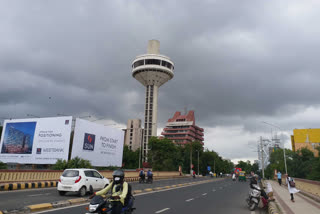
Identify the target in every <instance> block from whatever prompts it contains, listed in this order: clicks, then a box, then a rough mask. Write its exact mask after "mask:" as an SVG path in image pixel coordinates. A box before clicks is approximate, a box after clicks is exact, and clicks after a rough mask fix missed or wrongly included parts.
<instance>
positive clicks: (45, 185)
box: [0, 181, 58, 191]
mask: <svg viewBox="0 0 320 214" xmlns="http://www.w3.org/2000/svg"><path fill="white" fill-rule="evenodd" d="M57 185H58V181H42V182H28V183H10V184H0V191H12V190H21V189H35V188H48V187H56V186H57Z"/></svg>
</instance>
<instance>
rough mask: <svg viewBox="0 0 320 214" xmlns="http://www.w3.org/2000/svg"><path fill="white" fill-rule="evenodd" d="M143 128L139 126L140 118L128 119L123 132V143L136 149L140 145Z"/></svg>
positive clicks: (133, 149) (131, 148)
mask: <svg viewBox="0 0 320 214" xmlns="http://www.w3.org/2000/svg"><path fill="white" fill-rule="evenodd" d="M142 140H143V129H142V128H141V120H140V119H130V120H128V122H127V129H125V134H124V145H127V146H128V147H129V149H130V150H132V151H136V150H137V149H139V148H140V147H141V145H142Z"/></svg>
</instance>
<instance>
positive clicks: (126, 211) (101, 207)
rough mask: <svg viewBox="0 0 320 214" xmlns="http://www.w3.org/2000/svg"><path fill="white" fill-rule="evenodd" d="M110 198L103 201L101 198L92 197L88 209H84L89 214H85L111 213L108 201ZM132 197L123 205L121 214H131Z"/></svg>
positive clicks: (132, 209)
mask: <svg viewBox="0 0 320 214" xmlns="http://www.w3.org/2000/svg"><path fill="white" fill-rule="evenodd" d="M109 200H110V198H107V199H104V198H103V197H102V196H99V195H97V196H94V197H93V198H92V199H91V201H90V204H89V207H86V209H87V210H88V211H89V213H86V214H92V213H95V214H108V213H111V211H112V205H111V202H110V201H109ZM134 200H135V199H134V197H133V196H130V197H129V199H128V202H127V203H125V204H126V205H125V206H124V207H123V208H122V210H121V214H131V213H133V211H134V210H135V208H133V204H134Z"/></svg>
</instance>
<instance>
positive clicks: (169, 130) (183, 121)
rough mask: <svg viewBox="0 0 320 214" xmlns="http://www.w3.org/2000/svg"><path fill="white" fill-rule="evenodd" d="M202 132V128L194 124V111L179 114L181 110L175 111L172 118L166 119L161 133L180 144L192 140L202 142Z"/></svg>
mask: <svg viewBox="0 0 320 214" xmlns="http://www.w3.org/2000/svg"><path fill="white" fill-rule="evenodd" d="M203 132H204V130H203V128H200V127H198V126H196V124H195V117H194V111H189V112H188V114H187V115H181V112H179V111H177V112H176V113H175V114H174V116H173V118H170V119H169V120H168V122H167V124H166V127H165V128H164V129H163V132H162V133H161V135H163V136H164V137H165V138H168V139H170V140H172V141H173V142H174V143H176V144H180V145H184V144H188V143H191V142H193V141H199V142H201V143H202V144H203V141H204V139H203V136H204V134H203Z"/></svg>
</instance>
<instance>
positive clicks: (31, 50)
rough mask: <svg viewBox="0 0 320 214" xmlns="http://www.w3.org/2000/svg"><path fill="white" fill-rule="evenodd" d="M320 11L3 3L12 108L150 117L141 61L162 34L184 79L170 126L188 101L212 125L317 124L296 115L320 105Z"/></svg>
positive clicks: (169, 108) (6, 90)
mask: <svg viewBox="0 0 320 214" xmlns="http://www.w3.org/2000/svg"><path fill="white" fill-rule="evenodd" d="M319 8H320V6H319V3H317V2H316V1H312V3H310V4H308V5H307V4H304V3H302V2H300V1H287V2H281V3H279V2H278V1H264V2H263V3H262V2H257V1H254V2H253V1H241V3H239V2H238V1H222V0H221V1H214V0H213V1H200V2H199V1H161V2H159V1H112V2H111V1H67V2H66V1H46V2H44V1H32V2H29V1H28V2H24V1H20V2H17V1H9V0H8V1H3V2H2V6H1V7H0V26H1V28H0V32H1V33H0V74H1V78H0V104H1V107H0V116H1V117H24V116H26V114H28V113H32V114H36V115H40V116H54V115H56V114H58V113H60V114H61V113H63V114H70V115H75V116H76V115H88V114H90V115H92V116H94V117H98V118H101V117H104V118H106V119H110V120H114V121H116V122H118V123H122V124H125V123H126V121H127V119H128V118H133V117H140V118H143V111H144V109H143V108H144V101H145V100H144V93H145V92H144V88H143V86H142V85H141V84H140V83H139V82H137V81H136V80H134V79H133V78H132V76H131V62H132V60H133V59H134V58H135V56H137V55H139V54H143V53H145V52H146V46H147V41H148V40H149V39H158V40H160V43H161V45H160V52H161V53H162V54H164V55H167V56H169V57H170V58H171V59H172V60H173V62H174V63H175V77H174V78H173V79H172V80H170V81H169V82H168V83H166V84H165V85H164V86H162V87H161V88H160V94H159V112H158V114H159V118H158V120H159V123H160V125H159V126H160V127H161V126H163V125H164V123H165V122H166V121H167V119H168V118H169V117H172V116H173V114H174V112H175V111H176V110H181V111H183V110H184V108H187V109H188V110H191V109H194V110H195V111H196V117H197V123H198V124H199V125H200V126H205V127H215V126H223V127H226V129H228V128H227V127H228V126H234V125H239V126H242V127H243V128H244V130H243V131H244V132H251V133H254V132H257V131H261V130H263V129H265V127H263V126H262V127H261V124H260V122H259V121H261V120H269V121H279V120H280V119H281V121H282V122H281V125H282V126H284V127H285V128H288V129H289V128H290V129H291V128H292V127H295V126H301V127H303V125H304V124H305V125H310V126H316V125H317V123H316V122H315V121H311V120H310V119H308V118H307V119H305V120H304V119H303V118H304V117H303V116H301V117H300V118H299V119H297V118H298V117H297V116H296V115H299V112H300V113H301V114H302V115H303V112H308V111H306V109H307V108H315V111H316V112H317V109H319V104H320V103H319V100H318V99H317V92H318V91H320V86H319V84H318V80H319V78H320V73H319V72H318V68H319V64H320V61H319V60H318V59H317V58H318V55H319V50H320V48H319V44H320V43H319V38H320V37H319V34H320V31H319V30H318V29H319V28H318V23H317V20H318V18H319V15H318V13H317V11H318V10H319ZM49 97H51V98H50V99H49ZM301 118H302V120H301ZM293 123H294V124H293ZM257 124H259V125H257ZM208 135H210V134H208ZM207 140H208V139H207ZM208 141H210V139H209V140H208Z"/></svg>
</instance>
